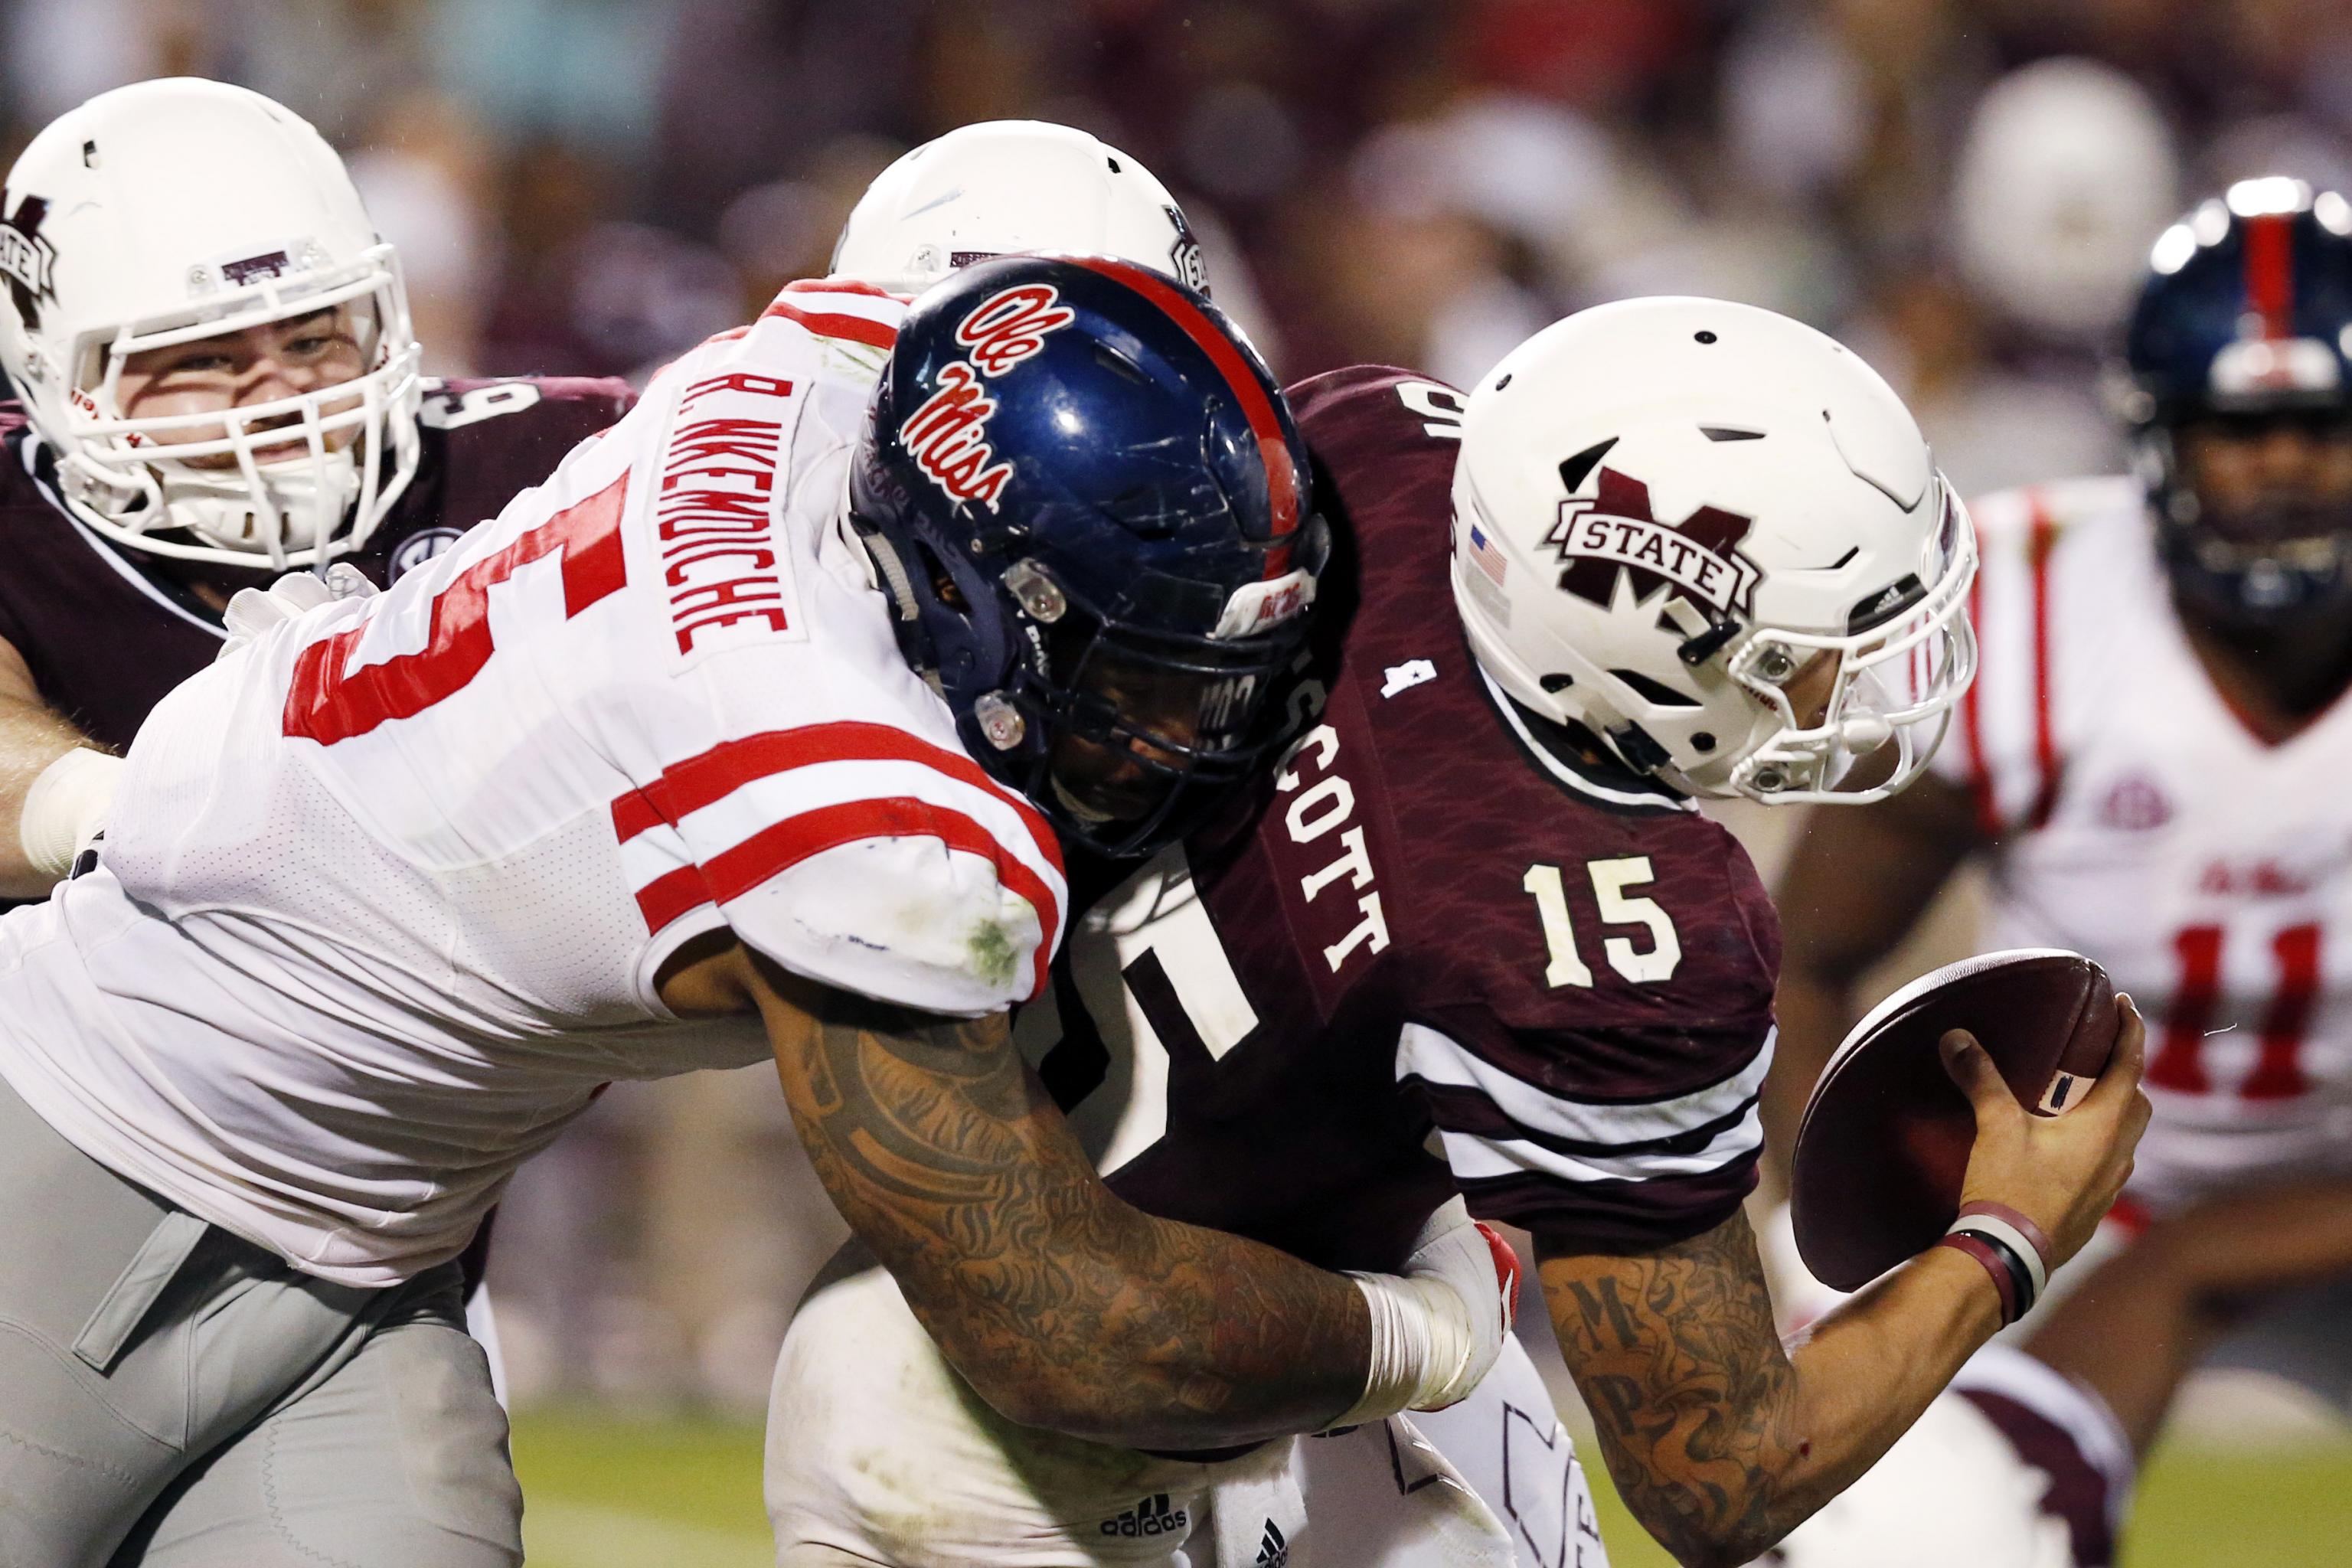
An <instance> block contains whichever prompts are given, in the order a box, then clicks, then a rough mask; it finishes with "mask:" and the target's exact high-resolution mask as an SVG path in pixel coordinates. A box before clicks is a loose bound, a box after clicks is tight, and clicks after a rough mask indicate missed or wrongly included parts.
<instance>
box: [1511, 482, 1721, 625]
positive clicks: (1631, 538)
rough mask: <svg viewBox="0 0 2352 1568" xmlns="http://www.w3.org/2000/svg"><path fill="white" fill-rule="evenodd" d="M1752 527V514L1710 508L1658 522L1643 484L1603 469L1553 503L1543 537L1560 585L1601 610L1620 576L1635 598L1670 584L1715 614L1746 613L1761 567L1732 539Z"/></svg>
mask: <svg viewBox="0 0 2352 1568" xmlns="http://www.w3.org/2000/svg"><path fill="white" fill-rule="evenodd" d="M1753 526H1755V522H1754V520H1753V519H1751V518H1745V517H1741V516H1740V515H1738V513H1737V512H1729V511H1725V510H1723V509H1722V508H1720V507H1713V506H1703V507H1701V508H1699V509H1698V510H1696V511H1695V512H1693V513H1691V514H1690V516H1688V517H1686V518H1685V519H1683V521H1681V522H1680V523H1677V524H1667V523H1664V522H1660V521H1658V519H1657V517H1656V515H1655V514H1654V512H1652V511H1651V510H1650V487H1649V486H1647V485H1645V484H1643V482H1642V481H1641V480H1639V479H1628V478H1626V477H1625V476H1624V475H1623V474H1621V473H1619V472H1617V471H1616V470H1615V469H1614V468H1602V469H1601V485H1600V489H1599V493H1598V494H1596V495H1593V496H1591V497H1587V498H1583V499H1578V498H1574V497H1571V498H1570V499H1569V500H1564V501H1562V502H1560V503H1559V521H1557V522H1555V523H1554V524H1552V529H1551V531H1550V532H1549V533H1548V534H1546V535H1545V536H1544V542H1545V543H1546V544H1549V545H1550V546H1551V547H1552V548H1553V549H1555V550H1557V551H1559V558H1560V561H1561V563H1563V566H1562V570H1561V572H1560V574H1559V585H1560V587H1561V589H1562V590H1563V591H1565V592H1567V593H1570V594H1574V595H1576V596H1577V597H1578V598H1580V599H1590V600H1591V601H1592V603H1594V604H1596V605H1600V606H1601V608H1602V609H1604V610H1605V609H1607V608H1609V607H1610V605H1612V604H1613V603H1614V602H1615V599H1616V594H1617V582H1618V579H1619V578H1620V577H1621V576H1622V577H1625V578H1628V579H1630V580H1631V584H1632V587H1633V597H1634V599H1635V601H1636V602H1642V601H1646V600H1648V599H1649V598H1650V597H1651V596H1652V595H1654V594H1656V593H1658V592H1659V591H1660V590H1662V589H1664V588H1666V587H1668V586H1669V585H1671V586H1673V587H1675V588H1679V589H1681V590H1682V591H1683V592H1684V593H1685V594H1687V595H1690V596H1691V597H1692V598H1694V599H1696V600H1698V601H1700V602H1701V603H1703V604H1706V605H1712V606H1714V608H1715V609H1716V610H1717V612H1718V613H1720V614H1723V615H1732V614H1738V615H1740V616H1748V615H1752V614H1754V612H1755V606H1756V584H1757V581H1758V579H1759V578H1760V577H1761V576H1762V575H1763V573H1762V572H1760V571H1759V569H1758V568H1757V565H1756V563H1754V562H1753V561H1750V560H1749V559H1748V557H1747V556H1746V555H1744V554H1742V553H1741V552H1740V551H1739V542H1740V541H1741V540H1743V539H1746V538H1747V537H1748V530H1749V529H1750V528H1752V527H1753Z"/></svg>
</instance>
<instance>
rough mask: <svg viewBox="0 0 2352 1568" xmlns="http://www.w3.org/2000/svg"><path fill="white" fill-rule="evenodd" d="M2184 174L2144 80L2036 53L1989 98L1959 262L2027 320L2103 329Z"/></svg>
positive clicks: (2136, 278) (1978, 125)
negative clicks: (2040, 57)
mask: <svg viewBox="0 0 2352 1568" xmlns="http://www.w3.org/2000/svg"><path fill="white" fill-rule="evenodd" d="M2179 183H2180V171H2179V161H2178V159H2177V158H2176V156H2175V155H2174V153H2173V150H2172V134H2171V132H2170V131H2169V130H2168V128H2167V127H2166V124H2165V120H2164V112H2163V110H2159V109H2158V107H2157V105H2156V100H2154V99H2152V98H2150V97H2149V96H2148V93H2147V89H2145V88H2143V87H2141V86H2140V85H2139V84H2138V83H2137V82H2136V81H2134V80H2133V79H2131V78H2130V77H2129V76H2127V75H2126V74H2125V73H2124V72H2122V71H2120V70H2117V69H2116V68H2115V67H2113V66H2110V65H2103V64H2101V63H2099V62H2098V61H2096V60H2087V59H2048V60H2037V61H2035V62H2034V63H2033V64H2032V65H2030V66H2026V67H2023V68H2021V69H2018V70H2014V71H2011V73H2010V74H2009V75H2007V76H2005V77H2003V78H2002V79H2000V81H1998V82H1996V83H1995V84H1994V85H1993V86H1992V88H1991V89H1990V90H1989V91H1988V92H1986V94H1985V95H1984V96H1983V97H1982V98H1981V99H1979V100H1977V108H1976V114H1975V117H1974V119H1973V120H1972V121H1970V122H1969V135H1968V141H1967V142H1966V143H1965V144H1964V145H1963V146H1962V148H1961V151H1960V161H1959V168H1958V174H1957V177H1956V178H1955V179H1954V181H1953V184H1952V217H1953V225H1954V228H1955V230H1956V236H1957V239H1958V251H1959V261H1960V266H1961V269H1962V270H1963V272H1964V273H1965V274H1966V275H1967V277H1968V279H1969V283H1970V284H1971V285H1972V286H1973V287H1974V288H1975V289H1976V291H1977V293H1978V294H1979V296H1980V297H1981V298H1982V299H1984V300H1986V302H1988V303H1989V304H1990V305H1992V306H1993V307H1995V308H1996V309H1998V310H2004V311H2006V312H2007V313H2008V314H2009V315H2011V316H2012V317H2014V318H2015V319H2017V320H2019V321H2023V322H2025V323H2026V324H2027V325H2029V326H2032V327H2034V328H2037V329H2039V330H2040V331H2044V332H2048V333H2051V334H2053V335H2056V336H2059V337H2070V338H2084V337H2093V336H2104V335H2105V334H2106V333H2108V332H2112V331H2115V330H2116V325H2117V323H2119V322H2120V321H2122V320H2123V319H2124V316H2125V314H2126V312H2127V311H2128V310H2130V308H2131V301H2132V296H2133V294H2134V293H2135V292H2137V289H2138V288H2139V286H2140V282H2141V279H2142V277H2143V275H2144V273H2145V271H2146V267H2147V247H2148V242H2149V241H2150V240H2151V239H2153V238H2154V237H2156V236H2157V235H2158V233H2159V232H2161V231H2162V230H2163V228H2164V226H2165V225H2166V224H2168V223H2169V222H2171V221H2172V215H2173V214H2174V213H2176V212H2177V211H2179Z"/></svg>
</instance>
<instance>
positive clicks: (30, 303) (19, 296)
mask: <svg viewBox="0 0 2352 1568" xmlns="http://www.w3.org/2000/svg"><path fill="white" fill-rule="evenodd" d="M47 216H49V202H48V198H47V196H29V195H28V196H26V197H25V198H24V199H23V200H22V201H20V202H18V203H17V204H16V211H15V212H13V213H11V214H9V215H8V216H7V217H6V218H5V220H0V277H5V278H6V279H8V292H9V293H10V294H12V295H14V296H15V297H16V313H17V314H18V315H20V316H22V317H23V318H25V324H26V326H28V327H31V328H33V329H34V330H36V331H38V330H39V328H40V325H41V307H42V306H43V305H44V304H49V305H54V304H56V303H57V302H58V289H57V283H56V281H55V279H56V275H57V261H58V252H57V247H55V246H53V245H51V244H50V243H49V242H48V241H47V239H44V238H43V237H41V221H42V220H43V219H44V218H46V217H47Z"/></svg>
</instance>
